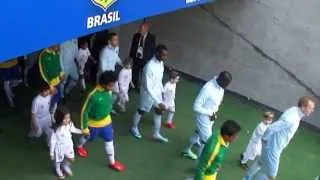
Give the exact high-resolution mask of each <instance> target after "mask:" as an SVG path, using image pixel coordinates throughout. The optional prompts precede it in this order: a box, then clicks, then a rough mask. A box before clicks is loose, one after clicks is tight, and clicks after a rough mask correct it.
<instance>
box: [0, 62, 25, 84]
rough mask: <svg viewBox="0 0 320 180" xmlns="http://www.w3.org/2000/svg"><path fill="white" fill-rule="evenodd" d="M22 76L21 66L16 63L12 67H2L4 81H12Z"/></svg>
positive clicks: (0, 73) (0, 72) (0, 70)
mask: <svg viewBox="0 0 320 180" xmlns="http://www.w3.org/2000/svg"><path fill="white" fill-rule="evenodd" d="M19 76H20V72H19V66H18V65H16V66H14V67H11V68H0V77H1V78H2V80H3V81H10V80H15V79H18V77H19Z"/></svg>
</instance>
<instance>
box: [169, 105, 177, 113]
mask: <svg viewBox="0 0 320 180" xmlns="http://www.w3.org/2000/svg"><path fill="white" fill-rule="evenodd" d="M167 111H168V112H176V107H175V106H167Z"/></svg>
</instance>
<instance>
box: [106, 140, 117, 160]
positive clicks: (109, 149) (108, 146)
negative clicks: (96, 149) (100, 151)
mask: <svg viewBox="0 0 320 180" xmlns="http://www.w3.org/2000/svg"><path fill="white" fill-rule="evenodd" d="M104 149H105V152H106V154H107V156H108V160H109V164H110V165H112V164H114V163H115V159H114V146H113V141H109V142H105V143H104Z"/></svg>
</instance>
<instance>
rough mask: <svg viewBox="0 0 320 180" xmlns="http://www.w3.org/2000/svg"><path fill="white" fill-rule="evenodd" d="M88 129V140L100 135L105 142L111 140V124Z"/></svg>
mask: <svg viewBox="0 0 320 180" xmlns="http://www.w3.org/2000/svg"><path fill="white" fill-rule="evenodd" d="M89 130H90V135H89V139H88V140H89V141H93V140H95V139H97V137H98V136H100V137H101V138H102V139H103V140H104V141H105V142H110V141H112V140H113V128H112V124H109V125H107V126H104V127H100V128H94V127H89Z"/></svg>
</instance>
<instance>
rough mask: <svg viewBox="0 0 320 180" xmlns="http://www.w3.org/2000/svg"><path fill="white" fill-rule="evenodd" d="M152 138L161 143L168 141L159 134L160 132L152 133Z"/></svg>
mask: <svg viewBox="0 0 320 180" xmlns="http://www.w3.org/2000/svg"><path fill="white" fill-rule="evenodd" d="M153 139H154V140H156V141H159V142H162V143H167V142H169V140H168V139H167V138H165V137H163V136H161V135H160V134H157V135H153Z"/></svg>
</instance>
